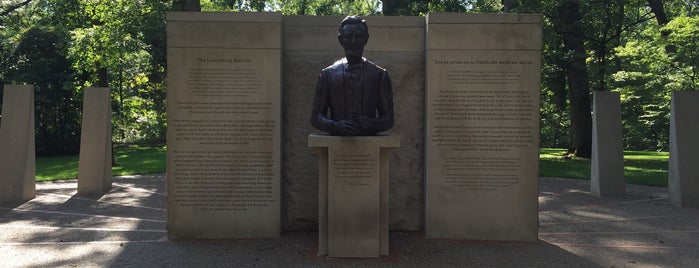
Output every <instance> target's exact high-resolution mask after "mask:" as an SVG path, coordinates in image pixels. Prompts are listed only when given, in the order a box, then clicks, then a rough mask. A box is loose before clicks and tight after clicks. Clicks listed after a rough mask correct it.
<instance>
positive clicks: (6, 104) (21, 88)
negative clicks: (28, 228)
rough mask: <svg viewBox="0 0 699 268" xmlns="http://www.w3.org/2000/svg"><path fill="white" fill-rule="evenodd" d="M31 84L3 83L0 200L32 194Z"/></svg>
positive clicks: (12, 201) (23, 198) (18, 200)
mask: <svg viewBox="0 0 699 268" xmlns="http://www.w3.org/2000/svg"><path fill="white" fill-rule="evenodd" d="M34 131H35V130H34V86H31V85H5V88H4V92H3V98H2V125H0V148H1V149H0V185H1V186H0V203H5V204H11V205H16V204H20V203H22V202H24V201H27V200H29V199H32V198H34V197H35V196H36V181H35V176H36V161H35V154H34Z"/></svg>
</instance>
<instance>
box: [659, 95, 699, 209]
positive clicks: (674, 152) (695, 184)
mask: <svg viewBox="0 0 699 268" xmlns="http://www.w3.org/2000/svg"><path fill="white" fill-rule="evenodd" d="M697 103H699V92H697V91H676V92H673V93H672V104H671V107H672V111H671V113H670V160H669V162H670V166H669V169H668V179H669V181H668V187H667V191H668V196H669V198H670V203H672V204H673V205H675V206H678V207H692V208H699V139H697V138H698V137H699V124H697V123H696V120H697V118H699V106H697Z"/></svg>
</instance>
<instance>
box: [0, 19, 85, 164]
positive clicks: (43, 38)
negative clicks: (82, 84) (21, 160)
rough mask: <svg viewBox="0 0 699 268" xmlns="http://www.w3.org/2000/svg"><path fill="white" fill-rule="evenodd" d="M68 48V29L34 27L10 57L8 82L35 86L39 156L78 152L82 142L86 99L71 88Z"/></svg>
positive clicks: (26, 33) (25, 33) (21, 38)
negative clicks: (81, 117)
mask: <svg viewBox="0 0 699 268" xmlns="http://www.w3.org/2000/svg"><path fill="white" fill-rule="evenodd" d="M68 47H69V36H68V33H67V32H66V31H65V30H63V29H61V28H53V27H33V28H30V29H29V30H27V31H26V32H24V33H23V34H22V36H21V37H20V39H19V42H18V45H17V47H15V49H14V52H13V54H12V55H11V57H10V58H11V63H12V65H10V67H9V68H8V71H7V78H6V79H7V80H8V82H12V83H16V84H25V83H26V84H33V85H34V86H35V98H34V106H35V117H36V120H35V122H36V123H35V127H36V136H35V137H36V152H37V154H39V155H45V154H63V153H75V152H77V150H78V147H79V144H80V135H79V134H80V106H81V103H82V102H81V100H80V98H79V95H78V92H76V91H75V90H74V89H73V88H72V87H71V86H72V84H71V83H70V78H71V77H72V69H71V68H70V63H69V62H68V60H67V53H68V51H67V50H68Z"/></svg>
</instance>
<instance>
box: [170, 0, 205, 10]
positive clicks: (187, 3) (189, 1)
mask: <svg viewBox="0 0 699 268" xmlns="http://www.w3.org/2000/svg"><path fill="white" fill-rule="evenodd" d="M172 10H175V11H201V3H200V2H199V0H174V2H173V3H172Z"/></svg>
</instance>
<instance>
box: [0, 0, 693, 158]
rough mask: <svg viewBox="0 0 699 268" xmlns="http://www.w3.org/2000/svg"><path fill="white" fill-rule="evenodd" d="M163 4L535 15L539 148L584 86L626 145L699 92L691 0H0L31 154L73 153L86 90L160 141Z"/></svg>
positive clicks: (143, 140)
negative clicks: (30, 131)
mask: <svg viewBox="0 0 699 268" xmlns="http://www.w3.org/2000/svg"><path fill="white" fill-rule="evenodd" d="M168 11H231V12H268V11H276V12H281V13H282V14H284V15H347V14H357V15H391V16H424V15H426V14H428V13H430V12H461V13H541V14H543V15H544V29H543V33H544V35H543V44H544V46H543V53H542V59H543V61H542V70H541V75H542V80H541V146H542V147H556V148H567V152H568V154H569V155H571V156H573V155H574V156H579V157H589V156H590V154H591V133H592V131H591V130H592V117H591V99H592V97H591V96H592V91H615V92H619V93H620V95H621V101H622V120H623V126H624V147H625V149H628V150H646V151H666V150H667V148H668V142H669V140H668V139H669V138H668V137H669V122H670V120H669V114H670V110H669V109H670V95H671V92H672V91H676V90H699V16H698V15H699V0H582V1H581V0H538V1H533V0H419V1H403V0H384V1H378V0H318V1H310V0H271V1H263V0H174V1H167V0H0V85H2V84H12V83H19V84H22V83H26V84H33V85H35V95H36V97H35V109H36V111H35V116H36V150H37V155H39V156H46V155H70V154H77V153H78V150H79V144H80V124H81V122H80V121H81V110H82V99H83V98H82V92H83V90H84V88H86V87H90V86H107V87H110V88H111V89H112V111H113V116H112V126H113V141H114V142H115V143H117V144H123V143H127V144H164V143H165V132H166V131H165V130H166V126H167V122H166V113H165V112H166V111H165V106H166V105H165V96H166V94H165V92H166V90H165V81H166V71H165V70H166V68H167V66H166V57H165V55H166V34H165V15H166V12H168ZM0 91H2V89H1V88H0ZM1 98H2V94H0V101H1ZM0 103H1V102H0Z"/></svg>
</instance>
